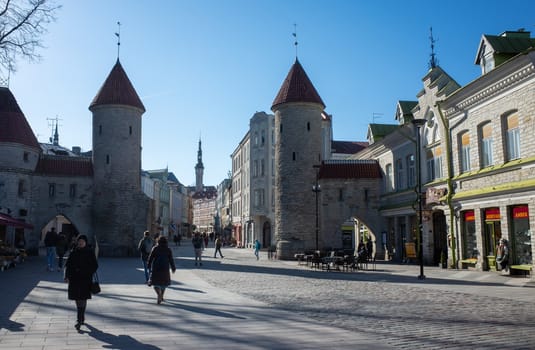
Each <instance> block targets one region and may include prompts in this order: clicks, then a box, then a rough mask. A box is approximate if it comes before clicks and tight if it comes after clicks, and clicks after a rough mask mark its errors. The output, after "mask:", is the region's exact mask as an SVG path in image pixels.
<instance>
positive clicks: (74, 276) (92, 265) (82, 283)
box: [64, 235, 98, 330]
mask: <svg viewBox="0 0 535 350" xmlns="http://www.w3.org/2000/svg"><path fill="white" fill-rule="evenodd" d="M97 269H98V263H97V258H96V256H95V252H94V251H93V249H91V248H90V247H89V245H88V242H87V236H86V235H79V236H78V238H77V241H76V248H74V249H73V250H72V251H71V252H70V253H69V257H68V258H67V261H66V262H65V276H64V280H65V282H67V283H68V284H69V286H68V298H69V300H74V301H75V302H76V311H77V314H76V324H75V325H74V328H76V329H77V330H80V327H81V326H82V325H83V324H84V323H85V309H86V307H87V299H91V283H92V281H93V274H94V273H95V272H96V271H97Z"/></svg>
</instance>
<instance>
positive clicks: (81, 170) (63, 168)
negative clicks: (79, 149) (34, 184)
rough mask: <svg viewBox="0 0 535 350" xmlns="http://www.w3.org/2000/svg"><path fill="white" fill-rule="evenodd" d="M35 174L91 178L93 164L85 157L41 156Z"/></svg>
mask: <svg viewBox="0 0 535 350" xmlns="http://www.w3.org/2000/svg"><path fill="white" fill-rule="evenodd" d="M35 172H36V173H37V174H41V175H50V176H93V163H92V162H91V158H86V157H63V156H42V157H40V158H39V162H37V167H36V168H35Z"/></svg>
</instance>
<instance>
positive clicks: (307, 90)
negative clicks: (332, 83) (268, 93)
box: [271, 59, 325, 110]
mask: <svg viewBox="0 0 535 350" xmlns="http://www.w3.org/2000/svg"><path fill="white" fill-rule="evenodd" d="M288 102H313V103H319V104H320V105H322V106H323V108H325V104H324V103H323V101H322V100H321V97H320V95H319V94H318V92H317V91H316V88H314V85H312V82H311V81H310V79H309V78H308V76H307V74H306V73H305V70H304V69H303V67H302V66H301V63H299V61H298V60H297V59H296V60H295V63H294V65H293V66H292V68H291V69H290V72H288V75H287V76H286V79H284V82H283V83H282V86H281V88H280V90H279V93H278V94H277V97H275V100H274V101H273V105H272V106H271V110H275V107H276V106H278V105H280V104H283V103H288Z"/></svg>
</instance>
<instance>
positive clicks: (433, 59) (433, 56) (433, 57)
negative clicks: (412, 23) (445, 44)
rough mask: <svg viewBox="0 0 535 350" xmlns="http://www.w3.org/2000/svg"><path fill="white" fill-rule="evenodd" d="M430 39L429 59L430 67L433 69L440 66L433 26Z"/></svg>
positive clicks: (430, 30) (430, 28) (430, 29)
mask: <svg viewBox="0 0 535 350" xmlns="http://www.w3.org/2000/svg"><path fill="white" fill-rule="evenodd" d="M429 33H430V34H429V40H430V41H431V55H430V56H431V59H430V60H429V69H433V68H435V67H436V66H438V59H437V57H436V54H435V43H436V40H435V38H433V27H429Z"/></svg>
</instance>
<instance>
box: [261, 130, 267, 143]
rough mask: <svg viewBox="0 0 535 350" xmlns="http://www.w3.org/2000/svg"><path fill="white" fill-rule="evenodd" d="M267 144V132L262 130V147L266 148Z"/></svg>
mask: <svg viewBox="0 0 535 350" xmlns="http://www.w3.org/2000/svg"><path fill="white" fill-rule="evenodd" d="M265 142H266V130H262V134H261V136H260V145H261V146H264V143H265Z"/></svg>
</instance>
